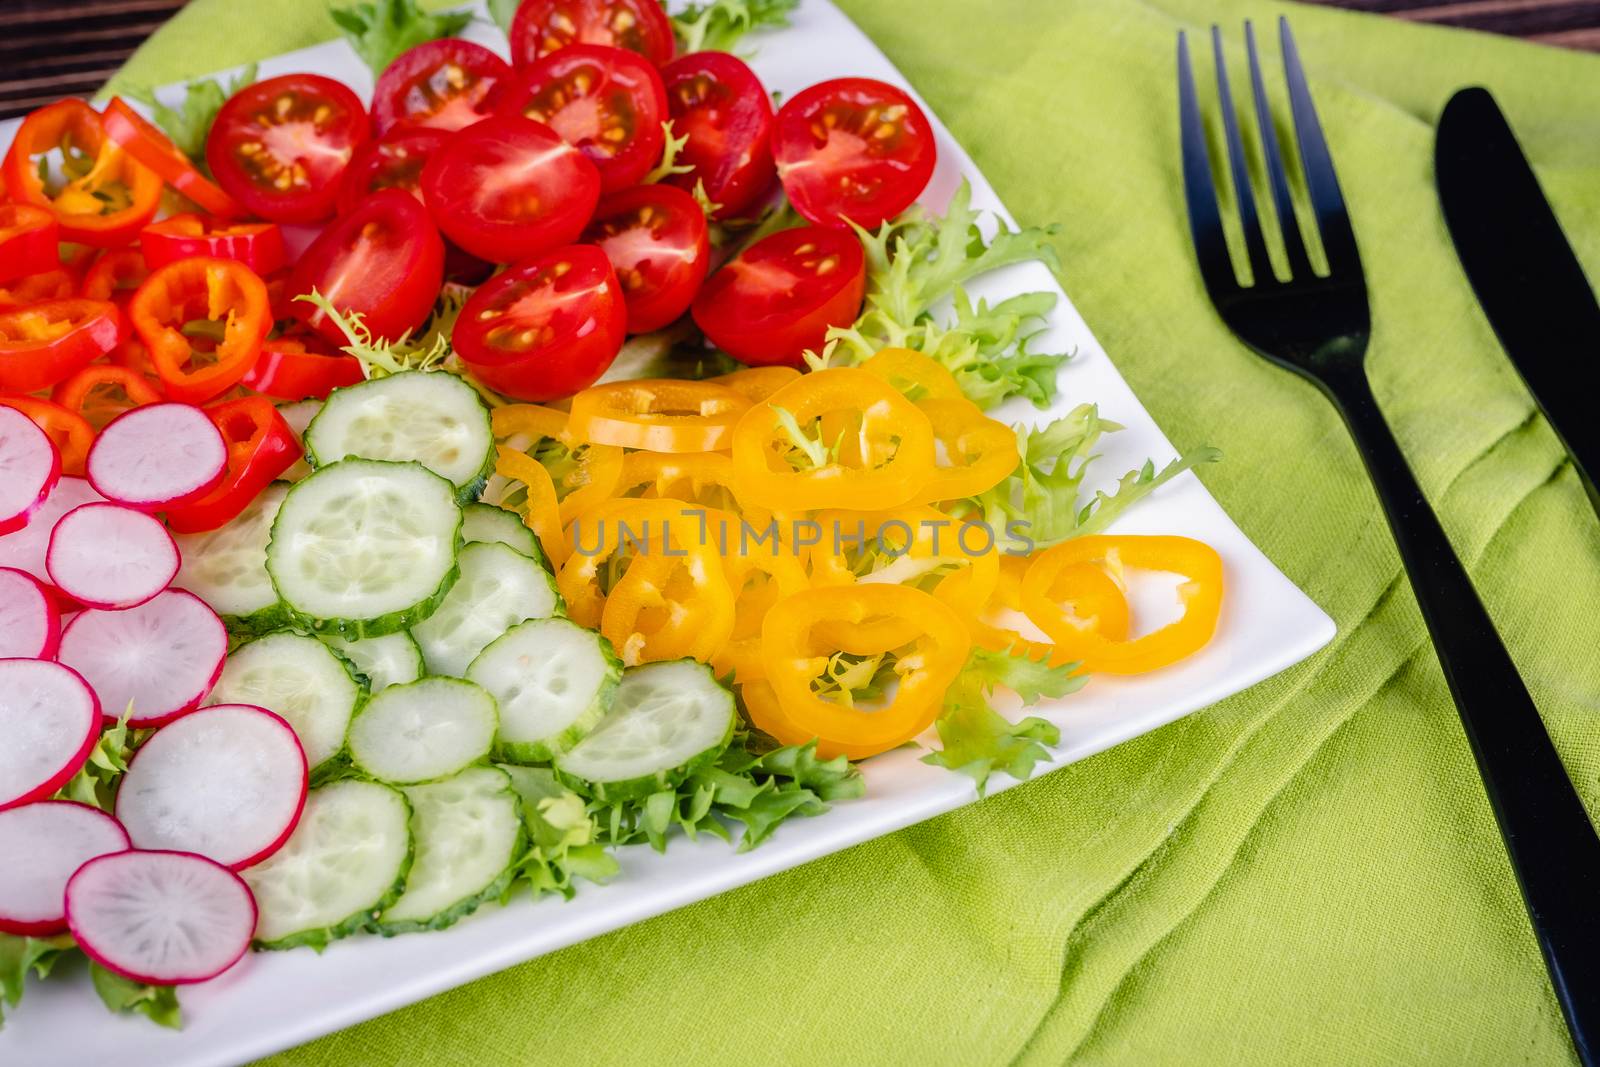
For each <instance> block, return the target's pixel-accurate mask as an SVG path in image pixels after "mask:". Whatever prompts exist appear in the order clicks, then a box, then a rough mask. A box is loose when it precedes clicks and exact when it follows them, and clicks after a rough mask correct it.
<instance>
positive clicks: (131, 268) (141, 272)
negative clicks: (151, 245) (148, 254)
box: [78, 247, 150, 311]
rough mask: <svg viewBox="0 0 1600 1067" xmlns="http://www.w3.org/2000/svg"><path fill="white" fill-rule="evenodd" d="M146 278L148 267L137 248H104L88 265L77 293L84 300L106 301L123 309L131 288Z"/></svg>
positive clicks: (133, 288)
mask: <svg viewBox="0 0 1600 1067" xmlns="http://www.w3.org/2000/svg"><path fill="white" fill-rule="evenodd" d="M148 277H150V269H149V268H148V267H146V266H145V264H144V255H143V254H142V253H141V252H140V251H139V249H138V248H137V247H134V248H108V249H106V250H105V251H104V252H101V253H100V254H99V255H98V256H96V257H95V259H94V262H93V263H92V264H90V266H89V270H88V271H87V272H86V273H85V274H84V276H83V285H82V286H80V287H79V290H78V295H80V296H82V297H83V298H84V299H86V300H109V301H111V302H112V303H113V304H115V305H117V307H119V308H122V309H123V310H124V311H126V310H127V307H128V301H130V300H132V299H133V294H134V292H135V290H137V289H138V288H139V286H141V285H143V284H144V280H145V279H146V278H148Z"/></svg>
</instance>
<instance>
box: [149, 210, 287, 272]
mask: <svg viewBox="0 0 1600 1067" xmlns="http://www.w3.org/2000/svg"><path fill="white" fill-rule="evenodd" d="M139 246H140V247H141V248H143V249H144V261H145V264H146V265H147V266H148V267H149V268H150V269H151V270H155V269H156V268H157V267H164V266H166V265H167V264H168V263H173V262H176V261H177V260H180V259H188V258H189V257H190V256H214V257H216V258H217V259H233V260H237V261H238V262H240V263H243V264H244V265H245V266H247V267H249V268H250V269H251V270H253V271H255V272H256V273H257V274H261V275H267V274H271V273H272V272H273V271H275V270H277V269H278V268H279V267H282V266H284V265H285V264H287V263H288V262H289V253H288V251H287V250H286V249H285V247H284V244H283V230H282V229H280V228H279V227H278V224H277V223H276V222H225V221H222V220H219V219H208V218H206V217H205V216H203V215H174V216H172V217H171V218H169V219H162V220H161V221H160V222H152V223H151V224H150V225H148V226H146V227H145V228H144V232H143V233H141V234H140V235H139Z"/></svg>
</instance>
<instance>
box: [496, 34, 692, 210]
mask: <svg viewBox="0 0 1600 1067" xmlns="http://www.w3.org/2000/svg"><path fill="white" fill-rule="evenodd" d="M500 108H501V112H502V113H503V114H507V115H522V116H524V117H526V118H530V119H533V120H535V121H537V122H543V123H545V124H546V125H548V126H549V127H550V128H551V129H553V130H555V131H556V132H557V133H559V134H560V135H561V137H562V138H563V139H564V140H565V141H566V142H567V143H568V144H570V145H576V146H577V147H578V148H579V149H581V150H582V151H583V154H584V155H586V156H588V157H589V159H590V160H591V161H592V162H593V163H594V165H595V166H596V167H598V168H600V182H601V188H602V190H603V191H604V192H608V193H613V192H616V191H617V190H618V189H626V188H627V187H628V186H630V185H635V184H637V183H638V182H639V180H640V179H641V178H643V177H644V176H645V175H646V174H648V173H650V168H651V167H654V166H655V165H656V163H657V161H659V160H660V159H661V147H662V143H663V141H664V137H665V135H664V134H663V133H662V130H661V124H662V122H664V121H666V118H667V90H666V87H665V86H663V85H662V84H661V75H660V74H658V73H657V72H656V68H654V67H652V66H651V65H650V64H649V63H647V62H645V61H644V60H643V59H641V58H640V57H639V56H638V54H637V53H634V52H630V51H628V50H627V49H623V48H608V47H606V46H605V45H598V44H575V45H571V46H570V47H567V48H563V49H561V50H560V51H558V52H553V53H551V54H550V55H548V56H545V57H544V58H543V59H541V60H539V61H538V62H537V63H535V64H533V65H532V66H531V67H529V68H528V69H527V70H526V71H524V72H523V74H522V77H521V78H519V79H518V80H517V84H516V87H515V88H513V89H512V90H511V91H509V92H508V93H507V94H506V96H505V99H504V101H503V102H502V103H501V105H500Z"/></svg>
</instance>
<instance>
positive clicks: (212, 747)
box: [117, 704, 307, 871]
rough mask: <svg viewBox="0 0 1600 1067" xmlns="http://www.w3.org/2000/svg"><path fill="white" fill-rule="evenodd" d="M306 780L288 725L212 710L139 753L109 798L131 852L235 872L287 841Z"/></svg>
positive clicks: (267, 716)
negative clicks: (205, 859) (203, 859)
mask: <svg viewBox="0 0 1600 1067" xmlns="http://www.w3.org/2000/svg"><path fill="white" fill-rule="evenodd" d="M306 777H307V768H306V754H305V752H304V751H303V750H302V749H301V748H300V741H299V739H298V738H296V737H295V735H294V729H293V728H292V727H291V726H290V725H289V724H288V723H286V722H284V721H283V720H282V719H281V718H279V717H278V716H277V715H274V714H273V713H272V712H270V711H268V710H266V709H265V708H258V707H256V706H255V705H254V704H216V705H213V706H212V707H209V708H201V709H200V710H199V711H197V712H195V713H193V714H192V715H185V716H184V717H183V718H181V719H179V720H178V721H176V722H174V723H172V724H171V725H169V726H164V727H162V728H161V729H160V730H157V731H156V732H155V734H154V735H152V736H151V738H150V740H148V741H146V742H145V743H144V744H143V745H142V746H141V747H140V748H139V752H138V754H137V755H135V756H134V758H133V760H132V761H131V762H130V763H129V764H128V773H127V774H126V775H125V776H124V777H123V779H122V784H121V785H120V786H119V787H118V789H117V818H118V819H121V820H122V825H123V826H124V827H126V828H127V830H128V837H129V838H131V839H132V840H133V843H134V844H135V845H136V846H138V847H139V848H154V849H176V850H178V851H182V852H198V853H199V854H200V855H202V856H209V857H210V858H212V859H214V860H216V861H217V862H218V863H221V864H223V865H224V866H227V867H231V868H233V869H234V870H236V871H237V870H240V869H242V868H245V867H248V866H250V865H251V864H252V863H258V862H260V861H261V860H264V859H266V858H267V857H268V856H270V855H272V854H273V853H274V852H276V851H278V848H279V846H281V845H282V844H283V843H284V842H285V841H287V840H288V839H289V834H290V833H292V832H293V830H294V824H295V823H296V822H298V821H299V819H300V809H301V808H302V807H304V806H305V802H306Z"/></svg>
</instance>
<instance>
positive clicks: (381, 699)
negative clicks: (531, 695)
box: [347, 678, 499, 785]
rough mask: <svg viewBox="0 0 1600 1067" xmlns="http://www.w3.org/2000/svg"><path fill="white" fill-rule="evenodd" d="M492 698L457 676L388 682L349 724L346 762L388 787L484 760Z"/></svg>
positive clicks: (490, 741)
mask: <svg viewBox="0 0 1600 1067" xmlns="http://www.w3.org/2000/svg"><path fill="white" fill-rule="evenodd" d="M498 724H499V716H498V715H497V714H496V713H495V704H494V697H492V696H490V695H489V694H488V693H487V692H485V691H484V690H483V689H481V688H480V687H478V686H476V685H473V684H472V683H471V682H464V681H462V680H461V679H459V678H422V679H419V680H418V681H415V682H407V683H406V684H405V685H392V686H390V687H389V688H387V689H385V690H384V691H383V692H381V693H379V694H378V695H377V696H375V697H373V698H372V699H371V700H369V701H367V704H366V706H365V707H363V708H362V709H361V710H360V712H358V713H357V714H356V717H355V718H354V719H352V720H351V722H350V733H349V739H348V742H347V743H348V745H349V747H350V760H351V762H352V763H354V764H355V766H356V768H357V769H358V770H361V771H364V772H366V773H367V774H369V775H371V776H372V777H374V778H376V779H378V780H379V781H383V782H389V783H390V784H392V785H420V784H422V783H423V782H434V781H438V780H440V779H443V778H448V777H450V776H451V775H453V774H458V773H460V772H461V771H463V770H465V769H466V768H467V767H470V766H471V765H472V764H474V763H479V762H482V761H483V760H486V759H488V757H489V750H490V748H492V747H493V745H494V732H495V727H496V726H497V725H498Z"/></svg>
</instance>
